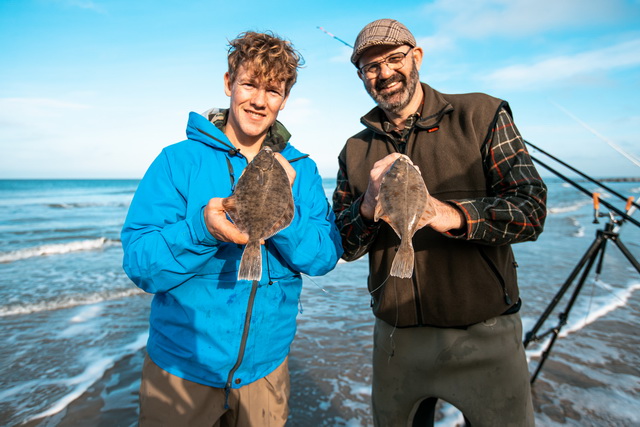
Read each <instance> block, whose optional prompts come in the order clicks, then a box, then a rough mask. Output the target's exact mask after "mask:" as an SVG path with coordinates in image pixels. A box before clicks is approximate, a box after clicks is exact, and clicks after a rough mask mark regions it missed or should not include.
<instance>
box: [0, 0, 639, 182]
mask: <svg viewBox="0 0 640 427" xmlns="http://www.w3.org/2000/svg"><path fill="white" fill-rule="evenodd" d="M384 17H389V18H395V19H398V20H400V21H401V22H403V23H404V24H405V25H406V26H407V27H408V28H409V29H410V30H411V31H412V32H413V33H414V35H415V36H416V39H417V40H418V43H419V45H421V46H422V47H423V48H424V50H425V59H424V62H423V67H422V69H421V72H420V76H421V80H422V81H424V82H427V83H429V84H430V85H431V86H433V87H434V88H436V89H437V90H440V91H441V92H445V93H463V92H486V93H489V94H491V95H494V96H496V97H500V98H503V99H505V100H507V101H509V103H510V104H511V107H512V110H513V113H514V118H515V121H516V124H517V126H518V128H519V129H520V131H521V133H522V134H523V136H524V137H525V138H526V139H527V140H529V141H531V142H532V143H534V144H535V145H537V146H539V147H540V148H542V149H544V150H546V151H548V152H550V153H551V154H553V155H555V156H557V157H559V158H560V159H562V160H564V161H566V162H567V163H569V164H571V165H573V166H574V167H576V168H578V169H580V170H581V171H583V172H585V173H587V174H589V175H592V176H596V177H602V176H640V167H638V166H637V165H636V164H634V163H633V162H631V161H630V160H628V159H627V158H625V157H624V156H623V155H622V154H620V153H619V151H616V150H615V149H614V148H612V145H615V146H616V147H619V149H621V150H622V151H624V152H625V153H627V154H631V155H633V156H636V157H640V135H639V132H638V129H640V0H589V1H584V0H467V1H450V0H436V1H423V2H419V1H412V2H408V1H406V2H389V1H385V2H382V1H375V0H374V1H371V0H368V1H350V2H347V1H344V0H343V1H333V0H326V1H322V2H310V3H309V4H306V3H305V2H300V1H280V2H277V1H276V2H253V1H244V2H236V3H235V4H234V3H233V2H222V1H213V0H209V1H146V0H139V1H131V0H123V1H121V0H15V1H12V0H0V62H1V63H2V67H0V149H1V150H2V153H3V154H2V156H0V178H140V177H141V176H142V174H143V173H144V171H145V170H146V169H147V167H148V165H149V164H150V162H151V161H152V160H153V159H154V158H155V157H156V156H157V155H158V153H159V152H160V150H161V149H162V148H163V147H165V146H167V145H170V144H172V143H175V142H178V141H180V140H182V139H184V135H185V128H186V121H187V116H188V113H189V111H197V112H202V111H204V110H206V109H208V108H210V107H213V106H218V107H227V106H228V103H229V101H228V98H227V97H226V96H225V94H224V91H223V79H222V76H223V74H224V72H225V71H226V53H227V48H228V45H227V42H228V40H231V39H233V38H234V37H236V36H237V35H238V34H239V33H240V32H243V31H246V30H255V31H265V30H271V31H273V32H275V33H277V34H279V35H281V36H282V37H284V38H287V39H289V40H291V41H292V42H293V44H294V45H295V47H296V48H297V49H298V50H299V51H300V52H301V53H302V55H303V57H304V58H305V60H306V65H305V67H304V68H303V69H302V70H301V71H300V73H299V78H298V83H297V84H296V86H294V88H293V90H292V93H291V97H290V99H289V101H288V103H287V107H286V109H285V110H284V111H283V112H282V113H281V114H280V117H279V119H280V120H281V121H282V122H283V123H284V124H285V126H286V127H287V128H288V129H289V130H290V132H291V133H292V134H293V138H292V142H293V144H294V145H296V146H297V147H298V148H299V149H301V150H302V151H304V152H307V153H309V154H310V155H311V156H312V158H314V159H315V160H316V162H317V163H318V166H319V169H320V172H321V173H322V174H323V176H326V177H334V176H335V172H336V166H337V161H336V158H337V156H338V153H339V152H340V149H341V148H342V146H343V144H344V142H345V140H346V139H347V138H348V137H349V136H350V135H352V134H354V133H356V132H358V131H359V130H360V129H361V125H360V123H359V120H360V117H361V116H362V115H363V114H364V113H366V112H367V111H368V110H369V109H370V108H372V107H373V102H372V100H371V99H370V98H369V96H368V95H367V94H366V93H365V91H364V88H363V86H362V83H361V82H360V80H359V79H358V78H357V76H356V73H355V68H354V67H353V66H352V65H351V63H350V62H349V55H350V49H349V48H347V47H346V46H344V45H343V44H341V43H340V42H338V41H337V40H335V39H333V38H331V37H329V36H328V35H326V34H325V33H323V32H322V31H320V30H319V29H318V28H317V27H318V26H322V27H323V28H325V29H326V30H327V31H330V32H331V33H333V34H335V35H336V36H338V37H339V38H341V39H343V40H345V41H347V42H349V43H350V44H352V43H353V41H354V39H355V37H356V35H357V33H358V31H359V30H360V29H361V28H362V26H364V25H365V24H367V23H368V22H370V21H372V20H375V19H379V18H384ZM532 152H533V154H534V155H536V156H538V157H540V159H541V160H543V159H544V156H542V155H540V154H537V153H536V152H535V151H534V150H532ZM551 164H552V165H554V164H553V163H551ZM554 166H555V165H554ZM540 170H541V172H543V173H544V174H546V175H548V173H547V172H545V171H544V169H543V168H540ZM559 170H560V169H559Z"/></svg>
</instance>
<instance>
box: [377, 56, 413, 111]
mask: <svg viewBox="0 0 640 427" xmlns="http://www.w3.org/2000/svg"><path fill="white" fill-rule="evenodd" d="M412 65H413V67H412V68H411V73H409V79H408V81H407V79H406V78H405V77H404V76H403V75H401V74H396V75H394V76H392V77H390V78H389V79H387V80H385V81H384V82H382V83H384V84H386V83H387V82H389V81H390V80H391V82H394V81H403V82H404V85H403V87H402V88H401V89H399V90H398V91H396V92H392V93H387V94H384V95H381V94H380V92H378V91H379V90H380V89H381V88H380V86H381V85H380V84H378V85H377V86H378V87H376V88H367V92H368V93H369V96H371V98H373V100H374V101H375V102H376V104H378V106H379V107H380V108H382V109H383V110H385V111H389V112H391V113H394V114H398V113H400V112H401V111H402V110H403V109H404V108H405V107H406V106H407V105H409V103H410V102H411V100H412V99H413V96H414V95H415V93H416V89H417V88H418V82H419V81H420V80H419V79H420V77H419V76H418V70H417V68H416V67H415V64H412ZM396 76H397V77H396ZM398 95H399V99H397V98H396V97H397V96H398ZM393 98H396V100H395V101H394V100H393Z"/></svg>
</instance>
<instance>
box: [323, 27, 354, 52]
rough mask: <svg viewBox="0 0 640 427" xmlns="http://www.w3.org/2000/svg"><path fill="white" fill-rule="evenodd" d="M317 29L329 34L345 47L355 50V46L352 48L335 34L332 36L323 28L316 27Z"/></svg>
mask: <svg viewBox="0 0 640 427" xmlns="http://www.w3.org/2000/svg"><path fill="white" fill-rule="evenodd" d="M316 28H318V29H319V30H321V31H323V32H324V33H325V34H327V35H328V36H330V37H333V38H334V39H336V40H338V41H339V42H340V43H342V44H343V45H345V46H347V47H350V48H351V49H353V46H351V45H350V44H349V43H347V42H346V41H344V40H342V39H341V38H339V37H338V36H336V35H334V34H331V33H330V32H329V31H327V30H325V29H324V28H322V27H316Z"/></svg>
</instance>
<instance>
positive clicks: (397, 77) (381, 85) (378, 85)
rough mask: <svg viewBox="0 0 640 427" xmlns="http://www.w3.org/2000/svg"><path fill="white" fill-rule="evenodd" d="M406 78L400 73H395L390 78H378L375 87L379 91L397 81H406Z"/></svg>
mask: <svg viewBox="0 0 640 427" xmlns="http://www.w3.org/2000/svg"><path fill="white" fill-rule="evenodd" d="M406 80H407V79H406V78H405V77H404V76H403V75H402V74H400V73H395V74H394V75H392V76H391V77H389V78H388V79H384V80H378V81H377V82H376V86H375V89H376V90H377V91H381V90H382V89H384V88H386V87H387V86H389V85H391V84H393V83H396V82H406Z"/></svg>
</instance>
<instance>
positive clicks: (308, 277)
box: [300, 273, 331, 295]
mask: <svg viewBox="0 0 640 427" xmlns="http://www.w3.org/2000/svg"><path fill="white" fill-rule="evenodd" d="M300 274H302V275H303V276H304V277H306V278H307V279H309V280H311V283H313V284H314V285H316V286H317V287H318V289H320V290H321V291H322V292H324V293H325V294H327V295H331V292H329V291H328V290H326V289H325V288H323V287H322V286H320V285H319V284H317V283H316V281H315V280H313V279H312V278H311V276H309V275H308V274H304V273H300Z"/></svg>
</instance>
